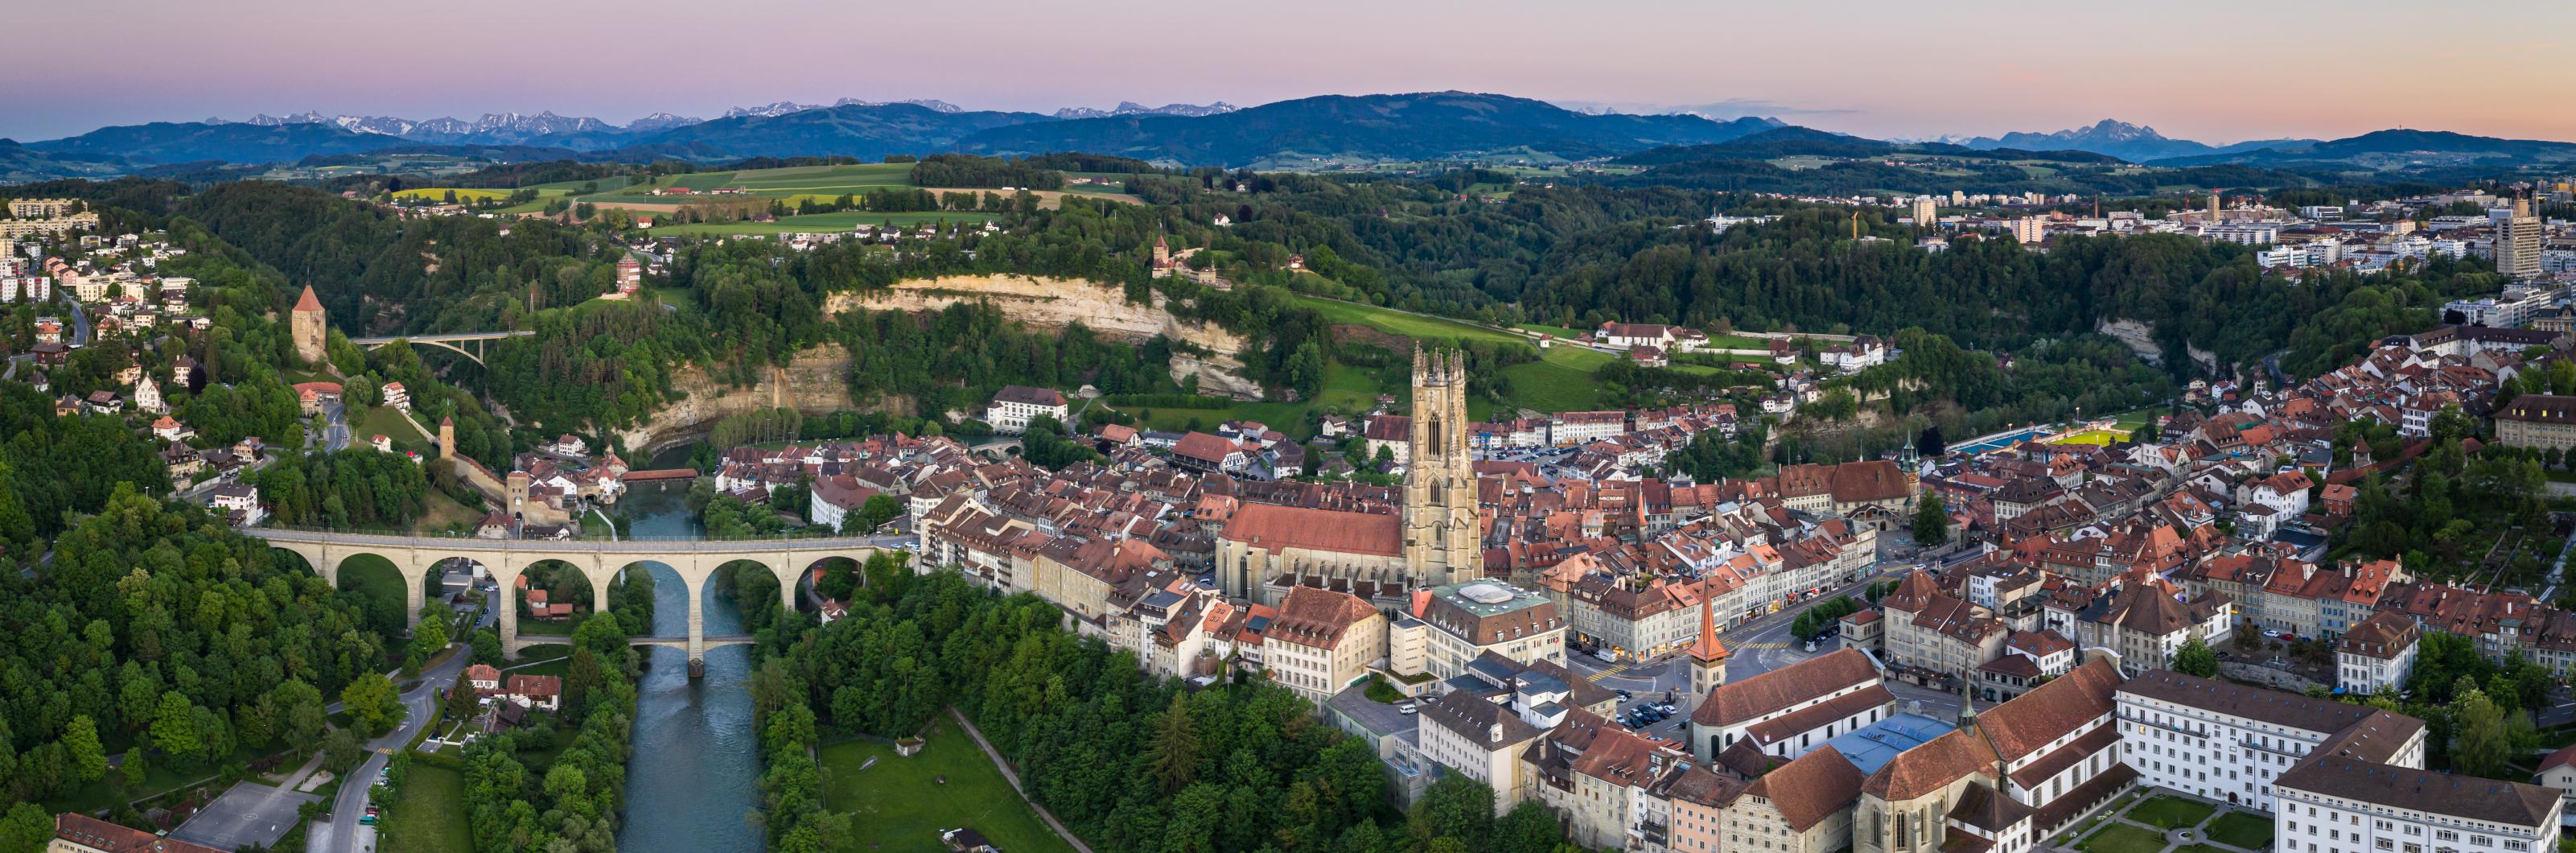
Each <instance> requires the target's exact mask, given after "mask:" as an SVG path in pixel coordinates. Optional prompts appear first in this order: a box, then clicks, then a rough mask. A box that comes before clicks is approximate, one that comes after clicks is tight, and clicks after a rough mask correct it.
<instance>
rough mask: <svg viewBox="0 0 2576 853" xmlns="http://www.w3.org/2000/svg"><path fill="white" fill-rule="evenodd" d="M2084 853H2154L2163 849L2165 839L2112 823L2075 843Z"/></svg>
mask: <svg viewBox="0 0 2576 853" xmlns="http://www.w3.org/2000/svg"><path fill="white" fill-rule="evenodd" d="M2075 849H2077V850H2082V851H2084V853H2156V851H2159V850H2163V849H2165V837H2164V836H2162V835H2159V834H2157V833H2156V831H2155V830H2152V829H2146V828H2144V827H2138V826H2132V825H2129V824H2125V823H2113V824H2111V825H2110V826H2107V827H2104V828H2103V829H2102V831H2101V832H2096V833H2093V834H2092V835H2091V836H2089V837H2087V838H2085V839H2084V840H2083V841H2079V842H2076V843H2075Z"/></svg>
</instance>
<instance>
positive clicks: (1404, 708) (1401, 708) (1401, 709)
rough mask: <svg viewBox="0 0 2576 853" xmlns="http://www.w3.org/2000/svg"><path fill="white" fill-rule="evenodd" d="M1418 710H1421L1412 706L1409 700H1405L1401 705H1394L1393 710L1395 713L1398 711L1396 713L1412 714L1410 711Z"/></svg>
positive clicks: (1416, 711)
mask: <svg viewBox="0 0 2576 853" xmlns="http://www.w3.org/2000/svg"><path fill="white" fill-rule="evenodd" d="M1420 711H1421V709H1419V708H1416V707H1414V706H1413V703H1411V702H1406V703H1404V704H1402V705H1397V706H1395V712H1396V713H1398V714H1412V713H1418V712H1420Z"/></svg>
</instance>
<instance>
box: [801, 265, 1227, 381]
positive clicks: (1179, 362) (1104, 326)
mask: <svg viewBox="0 0 2576 853" xmlns="http://www.w3.org/2000/svg"><path fill="white" fill-rule="evenodd" d="M973 301H983V302H989V303H992V304H993V306H994V307H996V308H999V309H1001V311H1002V315H1003V316H1005V317H1009V318H1011V319H1012V320H1014V321H1017V322H1019V323H1020V324H1022V325H1025V326H1029V327H1031V328H1039V329H1050V330H1053V329H1062V328H1064V327H1066V326H1068V325H1071V324H1073V323H1076V322H1080V323H1081V324H1083V325H1084V326H1088V327H1090V328H1091V330H1092V331H1094V332H1097V333H1099V334H1100V335H1101V336H1102V337H1105V338H1110V339H1114V340H1120V341H1126V342H1128V343H1141V342H1143V341H1145V340H1146V339H1148V338H1152V337H1154V336H1155V335H1162V336H1164V337H1168V338H1171V339H1173V340H1176V341H1181V342H1184V343H1188V344H1192V345H1195V346H1199V347H1202V348H1205V349H1207V350H1208V351H1209V352H1211V353H1213V355H1212V356H1211V357H1209V358H1205V359H1199V358H1192V357H1189V356H1186V355H1176V356H1174V357H1173V359H1172V380H1173V381H1175V382H1177V381H1180V380H1181V379H1182V378H1183V377H1187V376H1191V375H1196V376H1198V377H1199V389H1200V390H1201V391H1203V392H1205V393H1209V394H1227V395H1232V396H1234V397H1236V398H1238V399H1246V400H1251V399H1259V398H1260V397H1261V385H1260V384H1259V383H1256V382H1253V381H1251V380H1248V379H1244V378H1242V373H1243V362H1242V360H1241V359H1239V358H1238V357H1237V356H1238V355H1239V354H1240V353H1242V352H1243V351H1244V350H1245V349H1247V348H1249V347H1250V346H1251V342H1249V341H1246V340H1244V338H1243V336H1242V335H1237V334H1235V333H1233V332H1229V331H1226V330H1225V329H1222V328H1219V327H1217V325H1216V324H1214V323H1202V322H1198V321H1195V320H1184V319H1182V318H1180V317H1175V316H1173V315H1172V312H1170V311H1168V310H1166V309H1165V308H1164V307H1163V305H1164V299H1163V295H1162V294H1159V293H1157V294H1154V304H1153V305H1151V306H1139V305H1130V304H1128V303H1127V300H1126V294H1125V292H1124V289H1123V288H1120V287H1118V286H1117V285H1113V284H1102V283H1099V282H1094V281H1087V280H1082V279H1059V278H1046V277H1035V276H1019V275H985V276H964V275H952V276H941V277H938V278H928V279H915V280H912V281H906V282H902V283H899V284H896V285H895V286H893V287H891V288H887V289H885V290H872V291H866V292H860V293H836V294H833V295H832V297H831V298H830V299H828V300H826V301H825V302H824V303H823V313H824V314H825V315H827V316H829V315H834V314H839V313H841V312H843V311H847V310H849V309H851V308H866V309H868V310H871V311H886V310H897V311H936V310H939V309H942V308H946V307H948V306H950V305H954V304H956V303H959V302H973Z"/></svg>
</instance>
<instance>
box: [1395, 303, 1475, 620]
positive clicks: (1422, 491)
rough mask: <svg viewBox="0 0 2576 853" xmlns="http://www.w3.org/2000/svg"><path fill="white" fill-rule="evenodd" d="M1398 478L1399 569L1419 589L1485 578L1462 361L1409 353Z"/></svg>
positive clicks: (1457, 357) (1443, 355)
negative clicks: (1405, 449)
mask: <svg viewBox="0 0 2576 853" xmlns="http://www.w3.org/2000/svg"><path fill="white" fill-rule="evenodd" d="M1410 439H1411V441H1410V448H1409V449H1410V455H1411V462H1410V467H1409V468H1407V469H1406V471H1405V475H1404V568H1405V575H1406V578H1407V580H1408V581H1410V582H1411V583H1413V584H1414V585H1415V586H1416V587H1417V588H1419V587H1428V586H1438V585H1440V584H1447V583H1456V582H1459V581H1464V580H1472V579H1475V578H1480V577H1483V576H1484V574H1485V573H1484V548H1483V545H1482V543H1481V541H1480V540H1481V538H1482V533H1483V531H1482V529H1481V527H1480V525H1479V524H1478V523H1477V518H1476V468H1475V464H1474V462H1473V461H1472V459H1471V457H1470V455H1469V452H1468V447H1467V360H1466V356H1465V355H1463V354H1461V353H1457V352H1445V353H1425V352H1423V351H1422V350H1421V349H1420V348H1419V347H1417V348H1415V349H1414V351H1413V434H1412V435H1411V436H1410Z"/></svg>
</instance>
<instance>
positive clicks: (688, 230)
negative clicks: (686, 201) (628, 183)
mask: <svg viewBox="0 0 2576 853" xmlns="http://www.w3.org/2000/svg"><path fill="white" fill-rule="evenodd" d="M991 218H993V217H992V215H991V214H984V213H963V212H941V213H868V212H864V211H844V212H841V213H817V214H813V215H811V216H781V217H778V221H776V222H695V223H690V224H687V225H662V226H656V227H655V228H654V229H653V233H655V234H664V235H670V236H677V237H704V236H715V235H733V234H793V233H796V232H799V231H805V232H814V233H822V232H828V231H848V230H850V229H851V228H854V227H857V226H860V225H876V226H886V225H903V226H911V225H919V224H922V223H924V222H949V223H956V222H979V223H980V222H983V221H985V220H988V219H991Z"/></svg>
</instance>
